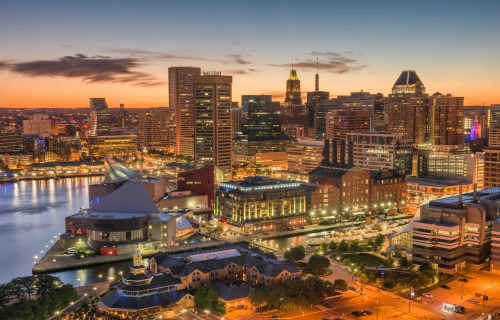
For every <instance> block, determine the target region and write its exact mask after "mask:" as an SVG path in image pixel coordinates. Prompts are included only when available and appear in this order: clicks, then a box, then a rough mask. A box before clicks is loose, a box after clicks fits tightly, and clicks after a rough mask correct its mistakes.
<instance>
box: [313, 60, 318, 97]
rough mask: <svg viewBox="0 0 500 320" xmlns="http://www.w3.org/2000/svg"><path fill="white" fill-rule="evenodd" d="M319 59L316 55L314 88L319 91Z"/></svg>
mask: <svg viewBox="0 0 500 320" xmlns="http://www.w3.org/2000/svg"><path fill="white" fill-rule="evenodd" d="M318 65H319V60H318V57H316V77H315V79H314V90H315V91H316V92H318V91H319V66H318Z"/></svg>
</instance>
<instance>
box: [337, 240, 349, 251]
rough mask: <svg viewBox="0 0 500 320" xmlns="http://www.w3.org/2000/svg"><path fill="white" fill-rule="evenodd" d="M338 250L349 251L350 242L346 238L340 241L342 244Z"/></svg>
mask: <svg viewBox="0 0 500 320" xmlns="http://www.w3.org/2000/svg"><path fill="white" fill-rule="evenodd" d="M338 251H340V252H342V253H344V252H347V251H349V243H347V241H346V240H342V241H340V244H339V246H338Z"/></svg>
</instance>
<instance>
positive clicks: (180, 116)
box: [168, 67, 201, 157]
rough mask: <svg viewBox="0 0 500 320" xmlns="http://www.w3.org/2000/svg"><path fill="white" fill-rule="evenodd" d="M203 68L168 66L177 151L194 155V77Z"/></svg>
mask: <svg viewBox="0 0 500 320" xmlns="http://www.w3.org/2000/svg"><path fill="white" fill-rule="evenodd" d="M200 72H201V69H200V68H194V67H170V68H168V97H169V104H170V108H172V109H173V110H174V113H175V130H176V134H175V135H176V153H177V154H178V155H181V154H182V155H184V156H190V157H193V156H194V127H195V125H194V90H193V79H194V78H195V77H197V76H199V75H200Z"/></svg>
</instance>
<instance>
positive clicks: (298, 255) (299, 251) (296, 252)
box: [284, 246, 306, 261]
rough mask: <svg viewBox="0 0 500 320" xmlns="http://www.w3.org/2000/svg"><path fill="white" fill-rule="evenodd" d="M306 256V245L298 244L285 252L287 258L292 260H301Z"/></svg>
mask: <svg viewBox="0 0 500 320" xmlns="http://www.w3.org/2000/svg"><path fill="white" fill-rule="evenodd" d="M305 256H306V249H305V248H304V246H296V247H294V248H291V249H290V250H288V251H286V252H285V254H284V257H285V259H288V260H292V261H300V260H302V259H304V257H305Z"/></svg>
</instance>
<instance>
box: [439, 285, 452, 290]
mask: <svg viewBox="0 0 500 320" xmlns="http://www.w3.org/2000/svg"><path fill="white" fill-rule="evenodd" d="M441 288H443V289H446V290H450V289H451V288H450V286H449V285H447V284H443V285H442V286H441Z"/></svg>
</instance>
